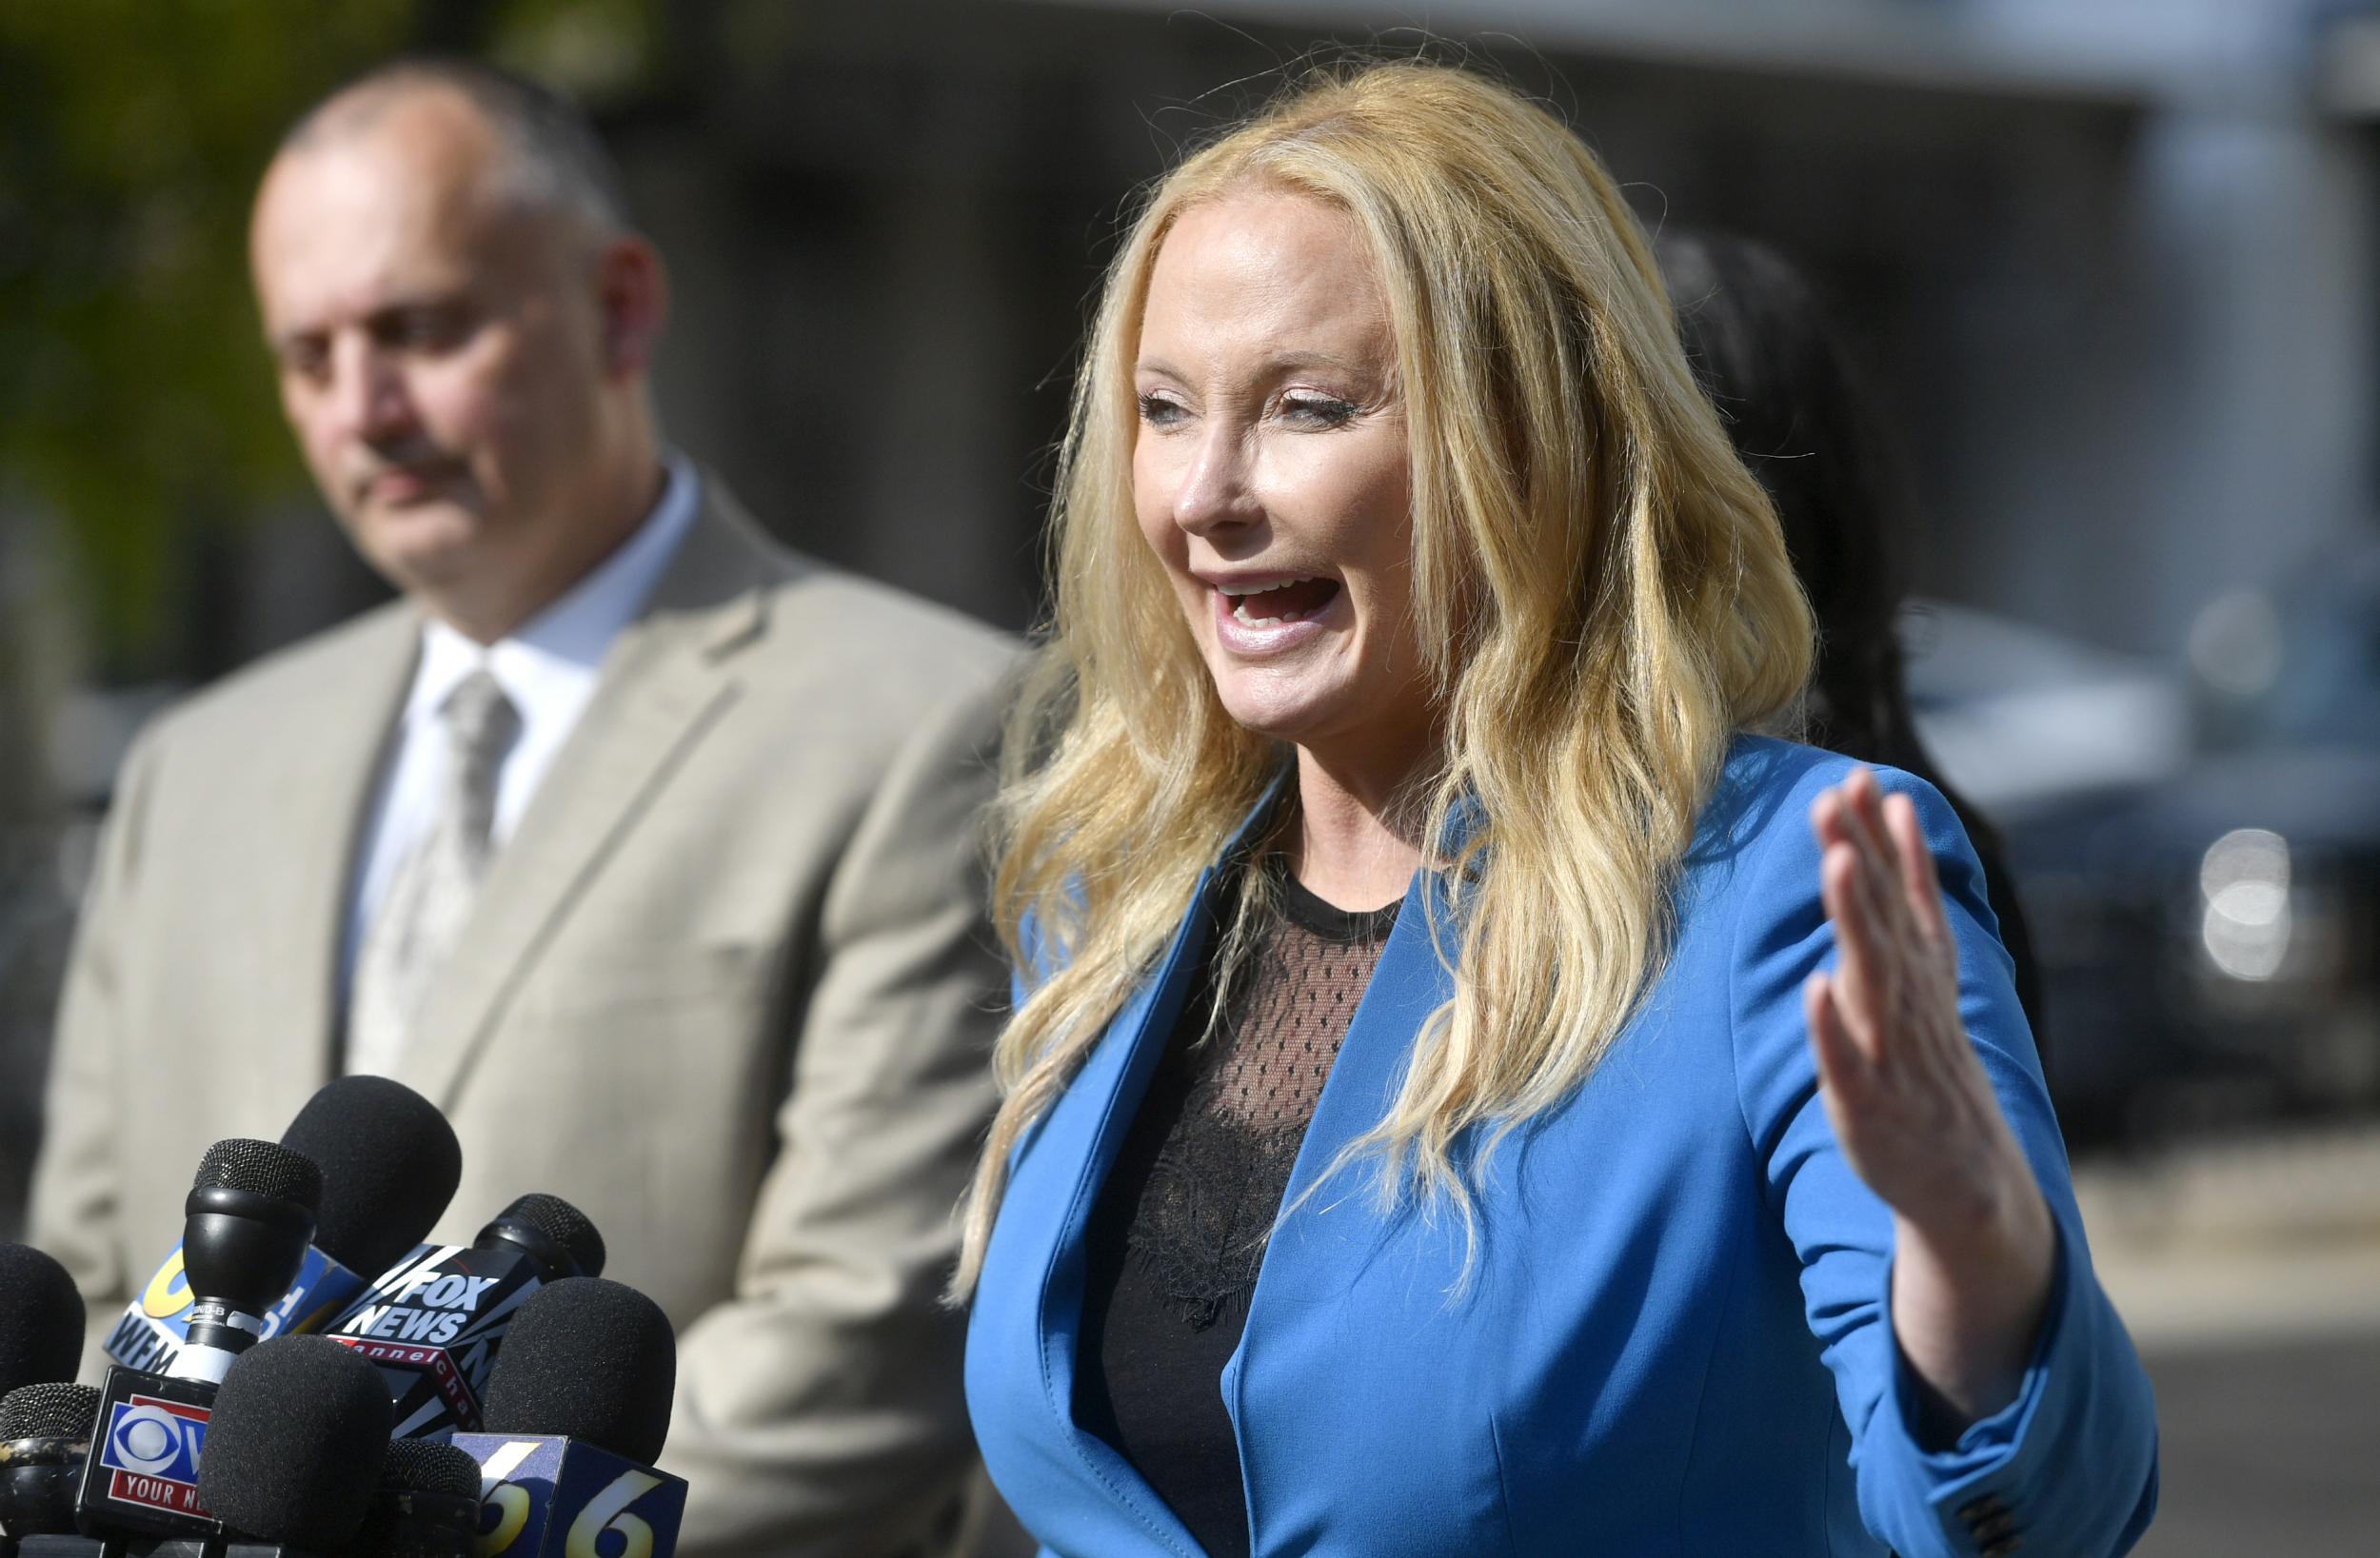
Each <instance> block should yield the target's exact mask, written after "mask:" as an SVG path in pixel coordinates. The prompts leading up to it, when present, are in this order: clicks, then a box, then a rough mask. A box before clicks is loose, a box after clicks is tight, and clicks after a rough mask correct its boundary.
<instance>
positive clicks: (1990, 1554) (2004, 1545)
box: [1981, 1531, 2025, 1558]
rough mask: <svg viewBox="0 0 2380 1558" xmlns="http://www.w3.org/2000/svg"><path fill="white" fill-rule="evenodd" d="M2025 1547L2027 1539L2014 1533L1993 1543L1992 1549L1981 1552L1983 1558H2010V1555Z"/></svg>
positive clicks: (1983, 1549) (1984, 1549)
mask: <svg viewBox="0 0 2380 1558" xmlns="http://www.w3.org/2000/svg"><path fill="white" fill-rule="evenodd" d="M2024 1545H2025V1539H2024V1538H2023V1537H2021V1536H2018V1535H2017V1534H2015V1533H2014V1532H2013V1531H2012V1532H2010V1533H2009V1534H2008V1535H2006V1536H2003V1537H2001V1538H2000V1539H1999V1540H1998V1541H1997V1542H1994V1543H1993V1544H1992V1545H1991V1546H1990V1547H1988V1548H1982V1549H1981V1550H1982V1553H1983V1558H2008V1555H2009V1554H2010V1553H2012V1552H2014V1551H2015V1550H2016V1549H2017V1548H2021V1547H2023V1546H2024Z"/></svg>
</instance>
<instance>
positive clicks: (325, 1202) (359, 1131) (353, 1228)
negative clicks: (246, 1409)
mask: <svg viewBox="0 0 2380 1558" xmlns="http://www.w3.org/2000/svg"><path fill="white" fill-rule="evenodd" d="M281 1145H282V1146H284V1147H287V1148H288V1149H290V1150H291V1151H292V1152H296V1153H299V1154H304V1155H305V1156H307V1157H308V1158H311V1159H312V1160H313V1161H314V1162H315V1163H316V1164H318V1165H320V1167H321V1169H322V1175H323V1187H322V1200H321V1206H320V1208H319V1210H318V1213H317V1216H316V1219H315V1227H314V1236H313V1242H312V1244H311V1245H310V1246H309V1247H308V1248H307V1252H306V1255H305V1259H304V1261H303V1262H302V1263H301V1264H300V1265H299V1267H298V1272H297V1277H296V1279H295V1281H293V1282H292V1283H291V1284H290V1285H289V1287H288V1292H285V1293H283V1294H282V1295H281V1297H280V1299H279V1301H278V1302H276V1303H274V1304H273V1305H272V1306H271V1307H270V1308H269V1309H268V1311H267V1312H266V1313H265V1314H264V1315H263V1317H262V1319H263V1325H262V1328H261V1331H260V1335H261V1336H263V1337H272V1336H279V1335H284V1334H288V1333H291V1332H302V1331H319V1330H321V1329H322V1328H323V1326H324V1325H325V1324H326V1323H327V1322H328V1321H329V1320H330V1319H331V1317H332V1316H334V1315H336V1314H337V1313H339V1311H342V1310H344V1309H345V1308H347V1305H348V1303H349V1302H351V1301H352V1300H353V1299H354V1298H355V1296H356V1294H358V1293H360V1292H363V1291H364V1286H365V1284H366V1283H367V1282H369V1281H370V1280H371V1279H372V1278H373V1277H374V1276H377V1275H378V1274H379V1273H380V1272H384V1271H386V1270H387V1269H388V1267H389V1266H390V1265H391V1264H393V1263H394V1262H395V1261H396V1260H397V1258H398V1257H399V1256H401V1255H403V1254H404V1253H405V1252H407V1251H408V1250H410V1249H412V1248H413V1247H414V1246H416V1245H417V1244H419V1243H420V1242H421V1241H422V1240H423V1239H424V1238H426V1237H427V1236H428V1234H429V1231H430V1227H431V1225H432V1224H434V1223H436V1222H437V1221H438V1219H439V1217H440V1216H441V1215H442V1214H443V1213H445V1212H446V1203H447V1202H448V1201H450V1200H452V1199H453V1198H454V1189H455V1186H456V1185H457V1184H458V1183H459V1182H460V1181H461V1180H462V1177H463V1148H462V1145H461V1144H460V1143H459V1142H457V1141H456V1140H455V1135H454V1128H453V1127H452V1126H450V1125H448V1124H447V1123H446V1116H445V1115H443V1114H439V1113H438V1110H437V1108H436V1106H435V1105H433V1104H431V1103H430V1101H429V1100H428V1099H426V1098H425V1097H423V1096H422V1095H420V1094H418V1093H416V1092H414V1091H413V1090H412V1089H411V1088H408V1087H407V1086H405V1085H404V1084H403V1083H401V1082H392V1081H390V1080H388V1079H387V1077H385V1076H343V1077H340V1078H339V1079H338V1080H337V1081H334V1082H332V1083H331V1084H330V1085H328V1086H327V1087H325V1088H323V1089H322V1090H321V1091H320V1092H318V1093H316V1094H315V1095H314V1096H313V1097H312V1098H310V1099H309V1100H307V1105H306V1107H305V1108H304V1109H301V1110H299V1111H298V1114H297V1118H295V1119H294V1120H291V1121H290V1122H289V1129H288V1131H286V1132H284V1133H283V1134H282V1137H281ZM186 1263H187V1257H186V1254H185V1252H184V1249H183V1247H182V1246H181V1245H178V1244H177V1245H175V1246H174V1248H173V1252H172V1253H170V1254H169V1255H168V1256H167V1257H166V1260H165V1264H164V1265H162V1266H160V1267H158V1268H157V1274H156V1275H155V1276H153V1277H151V1278H150V1279H149V1285H148V1286H147V1287H146V1288H145V1289H143V1290H142V1292H140V1294H139V1296H137V1297H136V1298H134V1299H133V1300H132V1302H131V1304H130V1305H129V1306H128V1307H127V1308H126V1310H125V1311H124V1314H123V1317H122V1318H121V1319H119V1320H118V1321H117V1322H116V1325H115V1329H114V1331H111V1332H110V1333H109V1337H108V1341H107V1351H108V1356H109V1357H110V1358H111V1359H113V1360H114V1361H115V1362H117V1363H120V1364H122V1365H124V1366H125V1367H126V1368H128V1369H140V1370H147V1371H151V1372H155V1373H169V1372H171V1371H172V1369H173V1363H174V1360H175V1358H176V1356H177V1355H178V1354H179V1353H180V1351H181V1350H182V1349H183V1347H184V1346H185V1345H187V1344H188V1340H189V1330H190V1304H191V1294H190V1289H189V1284H188V1280H187V1278H186V1273H185V1266H186Z"/></svg>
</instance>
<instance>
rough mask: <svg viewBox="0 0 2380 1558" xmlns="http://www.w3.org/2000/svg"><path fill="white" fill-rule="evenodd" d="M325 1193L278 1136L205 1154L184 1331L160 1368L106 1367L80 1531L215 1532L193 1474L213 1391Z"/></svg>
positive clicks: (291, 1265)
mask: <svg viewBox="0 0 2380 1558" xmlns="http://www.w3.org/2000/svg"><path fill="white" fill-rule="evenodd" d="M321 1199H322V1171H321V1170H320V1169H319V1168H317V1167H316V1166H315V1163H314V1160H313V1159H312V1158H309V1157H307V1156H306V1155H305V1154H301V1153H294V1152H291V1151H290V1150H289V1149H288V1148H287V1147H284V1146H282V1145H280V1144H279V1143H278V1142H270V1141H255V1140H251V1139H248V1138H247V1137H241V1136H234V1137H231V1138H229V1139H228V1140H224V1141H219V1142H216V1143H215V1144H214V1145H213V1146H212V1147H209V1148H208V1149H207V1155H206V1156H205V1157H204V1158H202V1159H200V1161H199V1165H198V1173H197V1175H196V1177H195V1179H194V1181H193V1183H192V1184H191V1186H190V1194H189V1198H188V1200H187V1201H185V1202H184V1203H183V1210H184V1212H185V1213H186V1214H187V1220H186V1221H185V1222H184V1223H183V1225H182V1254H183V1263H184V1267H185V1273H184V1274H185V1275H186V1276H187V1278H188V1283H189V1289H190V1302H189V1316H188V1319H189V1331H188V1340H187V1341H186V1342H185V1343H184V1345H183V1346H182V1347H181V1348H180V1350H178V1351H175V1352H173V1353H172V1354H171V1356H170V1358H169V1359H167V1360H165V1361H166V1369H165V1371H164V1372H162V1373H160V1372H154V1371H149V1370H143V1369H128V1368H126V1367H125V1366H124V1365H122V1364H118V1365H116V1366H115V1367H114V1368H112V1369H110V1370H109V1371H108V1377H107V1379H106V1380H105V1381H104V1382H103V1383H102V1384H101V1387H100V1392H99V1412H98V1417H97V1421H96V1422H95V1423H94V1424H93V1425H92V1431H91V1450H90V1455H89V1458H88V1459H87V1460H86V1462H85V1463H84V1469H83V1482H82V1487H81V1489H79V1490H78V1492H77V1495H76V1499H75V1510H76V1517H75V1518H76V1524H78V1525H79V1526H80V1527H81V1528H83V1529H84V1530H85V1531H86V1532H90V1533H95V1534H96V1533H105V1534H109V1535H114V1534H119V1533H129V1534H134V1535H141V1536H165V1537H178V1536H192V1537H200V1538H204V1537H207V1536H210V1535H212V1534H214V1531H215V1523H214V1519H213V1516H212V1515H211V1514H210V1513H209V1512H208V1509H207V1505H206V1501H205V1499H204V1498H203V1497H202V1496H201V1495H200V1493H199V1490H198V1469H199V1461H200V1456H201V1454H202V1452H203V1450H205V1447H206V1442H207V1431H208V1420H209V1413H210V1410H211V1409H212V1408H213V1406H214V1404H215V1390H216V1387H217V1386H218V1385H219V1384H220V1383H221V1382H222V1380H223V1379H224V1377H225V1375H226V1374H227V1373H228V1371H230V1368H231V1365H232V1363H233V1361H234V1360H236V1359H237V1358H238V1357H240V1355H241V1354H243V1353H244V1352H246V1351H248V1349H249V1348H251V1347H253V1346H254V1345H256V1341H257V1338H258V1337H259V1336H260V1335H261V1334H262V1333H263V1331H264V1315H265V1311H268V1310H269V1309H271V1308H272V1307H273V1304H274V1302H275V1300H277V1299H278V1298H280V1297H281V1295H282V1294H283V1293H285V1292H287V1291H288V1287H289V1282H290V1279H291V1278H293V1277H294V1276H296V1275H297V1271H298V1267H299V1265H300V1264H301V1263H302V1262H303V1261H304V1260H305V1258H306V1251H307V1239H308V1238H309V1237H311V1235H312V1234H313V1232H314V1208H315V1207H316V1206H317V1205H318V1204H319V1203H320V1201H321Z"/></svg>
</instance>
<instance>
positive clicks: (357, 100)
mask: <svg viewBox="0 0 2380 1558" xmlns="http://www.w3.org/2000/svg"><path fill="white" fill-rule="evenodd" d="M424 96H427V97H430V98H433V99H435V98H441V97H443V98H446V99H448V100H451V101H454V102H456V103H458V104H459V105H460V106H462V107H464V108H466V109H468V110H469V111H471V112H474V113H476V115H477V116H478V117H479V118H480V119H481V121H482V122H483V123H484V124H485V125H486V128H487V129H488V130H489V131H490V132H491V134H492V135H493V137H494V140H493V142H492V143H491V146H490V150H491V153H492V155H491V158H490V161H489V165H488V170H487V171H488V176H489V179H490V184H491V187H492V189H493V191H494V192H495V193H498V194H500V195H501V196H502V197H504V198H506V199H508V200H511V201H514V202H517V203H519V204H520V205H522V206H524V207H528V208H532V209H541V210H548V211H555V212H567V213H570V214H572V215H574V216H576V217H577V218H579V219H580V220H581V221H583V222H585V224H586V225H587V227H589V228H590V229H591V230H593V231H594V232H596V233H599V234H601V235H604V236H609V235H610V234H612V233H615V232H620V231H624V230H625V229H626V228H627V227H628V218H627V203H626V201H625V198H624V197H623V195H622V193H621V186H620V176H619V173H618V170H617V169H616V168H613V166H612V162H611V158H610V156H609V155H608V154H607V153H606V152H605V150H604V147H603V143H602V142H601V141H600V140H598V139H597V138H596V135H595V132H594V129H593V128H591V127H590V126H589V125H588V124H587V122H586V120H585V117H584V116H583V115H582V114H580V113H579V111H578V110H577V109H576V108H572V107H571V106H570V105H569V104H568V103H566V102H565V101H564V100H563V99H562V98H560V97H558V96H556V95H555V94H554V93H552V92H550V91H548V90H546V89H545V88H544V87H541V86H539V85H538V84H537V83H536V82H533V81H531V80H529V79H528V78H526V77H525V76H519V75H515V74H513V73H512V72H510V71H508V70H504V69H498V68H496V67H494V66H491V65H483V64H481V63H479V62H477V61H473V60H452V59H438V58H406V59H399V60H394V61H391V62H389V63H387V64H385V65H381V66H378V67H376V68H374V69H371V70H369V71H367V72H366V73H365V74H363V75H361V76H358V77H356V78H355V79H353V80H352V81H349V82H348V83H347V84H346V85H345V86H343V87H341V88H339V89H336V90H334V91H333V92H331V93H330V94H329V95H328V96H327V97H325V98H324V99H323V100H322V101H321V102H319V103H317V104H316V105H315V106H314V107H313V108H309V109H307V111H306V113H305V114H304V115H302V116H301V117H300V118H299V119H298V121H297V123H296V124H294V125H292V126H290V127H289V131H288V134H287V135H285V136H283V137H282V142H281V149H282V150H283V151H284V152H288V151H293V150H302V149H305V148H309V147H320V146H323V145H325V144H327V143H330V142H333V141H336V140H338V139H339V138H341V137H344V136H348V135H354V134H358V133H368V132H369V131H370V130H372V129H373V128H374V127H375V126H376V125H377V124H378V123H379V122H380V121H381V120H383V119H384V118H386V117H387V115H388V114H389V113H390V112H391V111H393V110H395V109H398V108H402V107H404V106H405V105H406V104H407V103H408V101H411V100H414V99H418V98H421V97H424Z"/></svg>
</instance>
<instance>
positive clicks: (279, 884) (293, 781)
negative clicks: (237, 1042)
mask: <svg viewBox="0 0 2380 1558" xmlns="http://www.w3.org/2000/svg"><path fill="white" fill-rule="evenodd" d="M355 631H356V633H357V635H358V638H357V641H356V643H355V645H354V654H353V656H352V658H350V659H343V660H341V661H338V662H337V668H336V670H335V671H334V672H333V674H331V675H329V676H327V677H326V678H325V679H324V680H322V682H321V684H320V685H319V686H318V687H317V688H316V689H315V690H314V691H313V692H312V693H311V694H310V695H309V696H307V697H306V698H304V699H303V700H297V701H294V702H293V703H292V704H291V706H290V707H289V708H288V711H287V714H288V728H289V729H290V730H291V731H292V732H293V733H294V737H293V740H291V742H290V745H289V748H288V750H289V752H290V754H291V759H290V761H289V763H288V766H287V767H286V768H284V769H282V770H281V772H280V775H279V783H278V784H277V786H276V787H275V790H274V792H273V793H271V794H268V795H267V796H265V797H262V798H261V799H263V801H264V804H265V806H266V807H267V809H268V817H269V818H270V824H269V825H270V826H271V828H272V830H273V832H274V834H275V836H276V837H277V838H279V839H280V840H281V842H282V843H283V844H284V845H286V847H275V848H272V849H260V850H257V851H255V852H254V853H253V855H252V857H251V865H252V868H253V871H254V873H255V875H254V877H253V878H251V879H250V880H249V881H248V883H247V884H246V885H245V886H244V887H243V889H242V891H243V892H244V893H245V894H247V896H248V901H249V902H251V903H252V904H254V905H255V915H256V922H255V934H256V936H257V937H258V943H257V944H258V945H260V946H265V947H275V948H282V949H286V951H287V956H276V957H272V958H268V959H266V960H264V962H263V964H262V965H261V972H260V976H259V977H260V982H261V984H262V986H263V988H261V989H259V990H258V992H257V996H258V1003H257V1010H258V1011H259V1012H260V1013H261V1014H263V1021H262V1024H261V1029H260V1032H259V1033H258V1034H257V1035H255V1042H256V1043H257V1044H258V1046H259V1047H260V1048H261V1049H262V1050H264V1051H266V1052H267V1053H265V1054H262V1055H258V1057H257V1059H258V1061H259V1063H258V1064H257V1065H255V1066H254V1067H249V1068H243V1069H242V1073H241V1075H242V1077H243V1082H242V1086H243V1087H250V1084H253V1086H254V1087H262V1088H266V1089H268V1090H272V1091H274V1092H276V1093H285V1094H286V1095H287V1097H286V1098H282V1097H276V1098H273V1099H270V1100H268V1102H269V1103H270V1104H271V1106H272V1107H271V1108H270V1109H268V1111H266V1113H267V1114H268V1117H270V1118H274V1119H286V1118H287V1117H288V1115H290V1114H295V1113H296V1112H297V1109H298V1107H299V1105H301V1104H303V1103H304V1102H305V1101H306V1099H307V1097H308V1096H310V1095H312V1093H313V1091H314V1089H315V1088H317V1087H319V1086H321V1085H322V1084H323V1083H324V1082H325V1081H327V1080H328V1078H329V1075H330V1064H331V1056H332V1052H333V1040H334V1039H335V1037H336V1023H337V1016H338V998H337V992H338V984H339V964H340V958H341V953H342V949H343V942H344V939H345V937H346V935H347V900H348V896H349V893H350V890H351V887H352V884H353V878H354V872H355V863H356V845H357V840H358V836H359V834H360V833H361V831H362V828H363V825H364V818H365V815H366V813H367V810H368V809H369V807H370V806H371V803H372V800H373V798H374V794H375V790H376V787H377V781H378V778H379V775H380V769H381V759H382V757H383V754H384V753H385V751H386V749H387V741H388V736H389V732H390V730H391V728H392V727H393V726H394V724H395V723H396V717H397V711H398V709H399V708H400V706H401V705H402V704H403V702H404V700H405V694H406V688H407V686H408V685H409V684H410V683H411V681H412V678H413V663H414V660H415V658H416V656H417V655H418V653H419V650H420V646H421V617H420V614H419V613H417V612H415V611H414V610H412V609H411V608H409V607H407V606H402V605H399V606H394V607H390V608H388V609H387V610H385V611H384V612H382V613H380V614H378V615H377V616H375V617H373V618H370V619H367V620H366V621H362V622H360V623H358V624H357V626H356V629H355ZM250 1091H251V1092H252V1091H253V1088H250ZM284 1103H286V1104H287V1106H288V1107H287V1108H283V1107H281V1106H282V1104H284Z"/></svg>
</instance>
